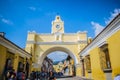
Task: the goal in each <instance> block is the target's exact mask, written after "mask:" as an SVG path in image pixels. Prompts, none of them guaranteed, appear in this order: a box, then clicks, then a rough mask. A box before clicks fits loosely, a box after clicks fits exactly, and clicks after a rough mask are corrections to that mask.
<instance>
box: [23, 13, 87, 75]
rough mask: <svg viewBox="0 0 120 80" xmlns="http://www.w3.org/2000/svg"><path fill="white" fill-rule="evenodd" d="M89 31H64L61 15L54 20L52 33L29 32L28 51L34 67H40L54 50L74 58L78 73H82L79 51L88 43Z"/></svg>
mask: <svg viewBox="0 0 120 80" xmlns="http://www.w3.org/2000/svg"><path fill="white" fill-rule="evenodd" d="M41 30H42V29H41ZM87 39H88V38H87V32H86V31H83V32H81V31H78V32H77V33H64V22H63V21H62V20H61V18H60V16H58V15H57V16H56V17H55V20H54V21H52V28H51V33H36V32H35V31H33V32H28V36H27V44H26V48H25V49H26V51H28V52H29V53H31V54H32V56H33V57H32V64H37V65H38V66H37V67H35V66H33V65H32V69H34V68H40V66H41V64H42V62H43V60H44V58H45V57H46V56H47V55H48V54H49V53H50V52H54V51H63V52H66V53H67V54H68V55H70V56H71V58H73V59H74V62H75V67H76V75H78V76H79V75H80V74H81V70H80V66H81V65H80V57H79V54H78V53H79V52H80V51H81V50H82V49H83V48H84V47H85V46H86V45H87V43H88V40H87Z"/></svg>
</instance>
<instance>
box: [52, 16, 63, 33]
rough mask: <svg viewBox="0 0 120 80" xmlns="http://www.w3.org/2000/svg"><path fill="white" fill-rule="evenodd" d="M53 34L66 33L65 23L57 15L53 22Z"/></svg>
mask: <svg viewBox="0 0 120 80" xmlns="http://www.w3.org/2000/svg"><path fill="white" fill-rule="evenodd" d="M51 33H64V22H63V21H62V20H61V18H60V16H59V15H57V16H56V17H55V20H54V21H52V31H51Z"/></svg>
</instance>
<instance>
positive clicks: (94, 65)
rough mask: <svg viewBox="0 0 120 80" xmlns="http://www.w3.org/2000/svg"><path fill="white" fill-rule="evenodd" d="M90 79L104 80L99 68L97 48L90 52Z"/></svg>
mask: <svg viewBox="0 0 120 80" xmlns="http://www.w3.org/2000/svg"><path fill="white" fill-rule="evenodd" d="M90 59H91V69H92V78H93V79H94V80H106V79H105V75H104V73H103V71H102V70H101V66H100V57H99V48H97V47H96V48H94V49H93V50H91V51H90Z"/></svg>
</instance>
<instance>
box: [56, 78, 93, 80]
mask: <svg viewBox="0 0 120 80" xmlns="http://www.w3.org/2000/svg"><path fill="white" fill-rule="evenodd" d="M57 80H92V79H85V78H80V77H69V78H59V79H57Z"/></svg>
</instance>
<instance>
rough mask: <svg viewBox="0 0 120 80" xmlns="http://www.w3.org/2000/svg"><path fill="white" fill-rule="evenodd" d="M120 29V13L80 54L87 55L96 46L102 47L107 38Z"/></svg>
mask: <svg viewBox="0 0 120 80" xmlns="http://www.w3.org/2000/svg"><path fill="white" fill-rule="evenodd" d="M119 30H120V14H119V15H118V16H117V17H116V18H115V19H113V21H111V23H110V24H108V25H107V27H106V28H105V29H104V30H103V31H101V33H100V34H98V36H96V37H95V38H94V39H93V41H92V42H91V43H90V44H89V45H87V46H86V47H85V48H84V49H83V50H82V51H81V52H80V53H79V54H80V56H86V55H88V54H89V51H90V50H92V49H93V48H95V47H100V46H101V45H102V44H103V43H105V42H106V40H107V39H108V38H109V37H111V36H112V35H113V34H115V33H116V32H117V31H119Z"/></svg>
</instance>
